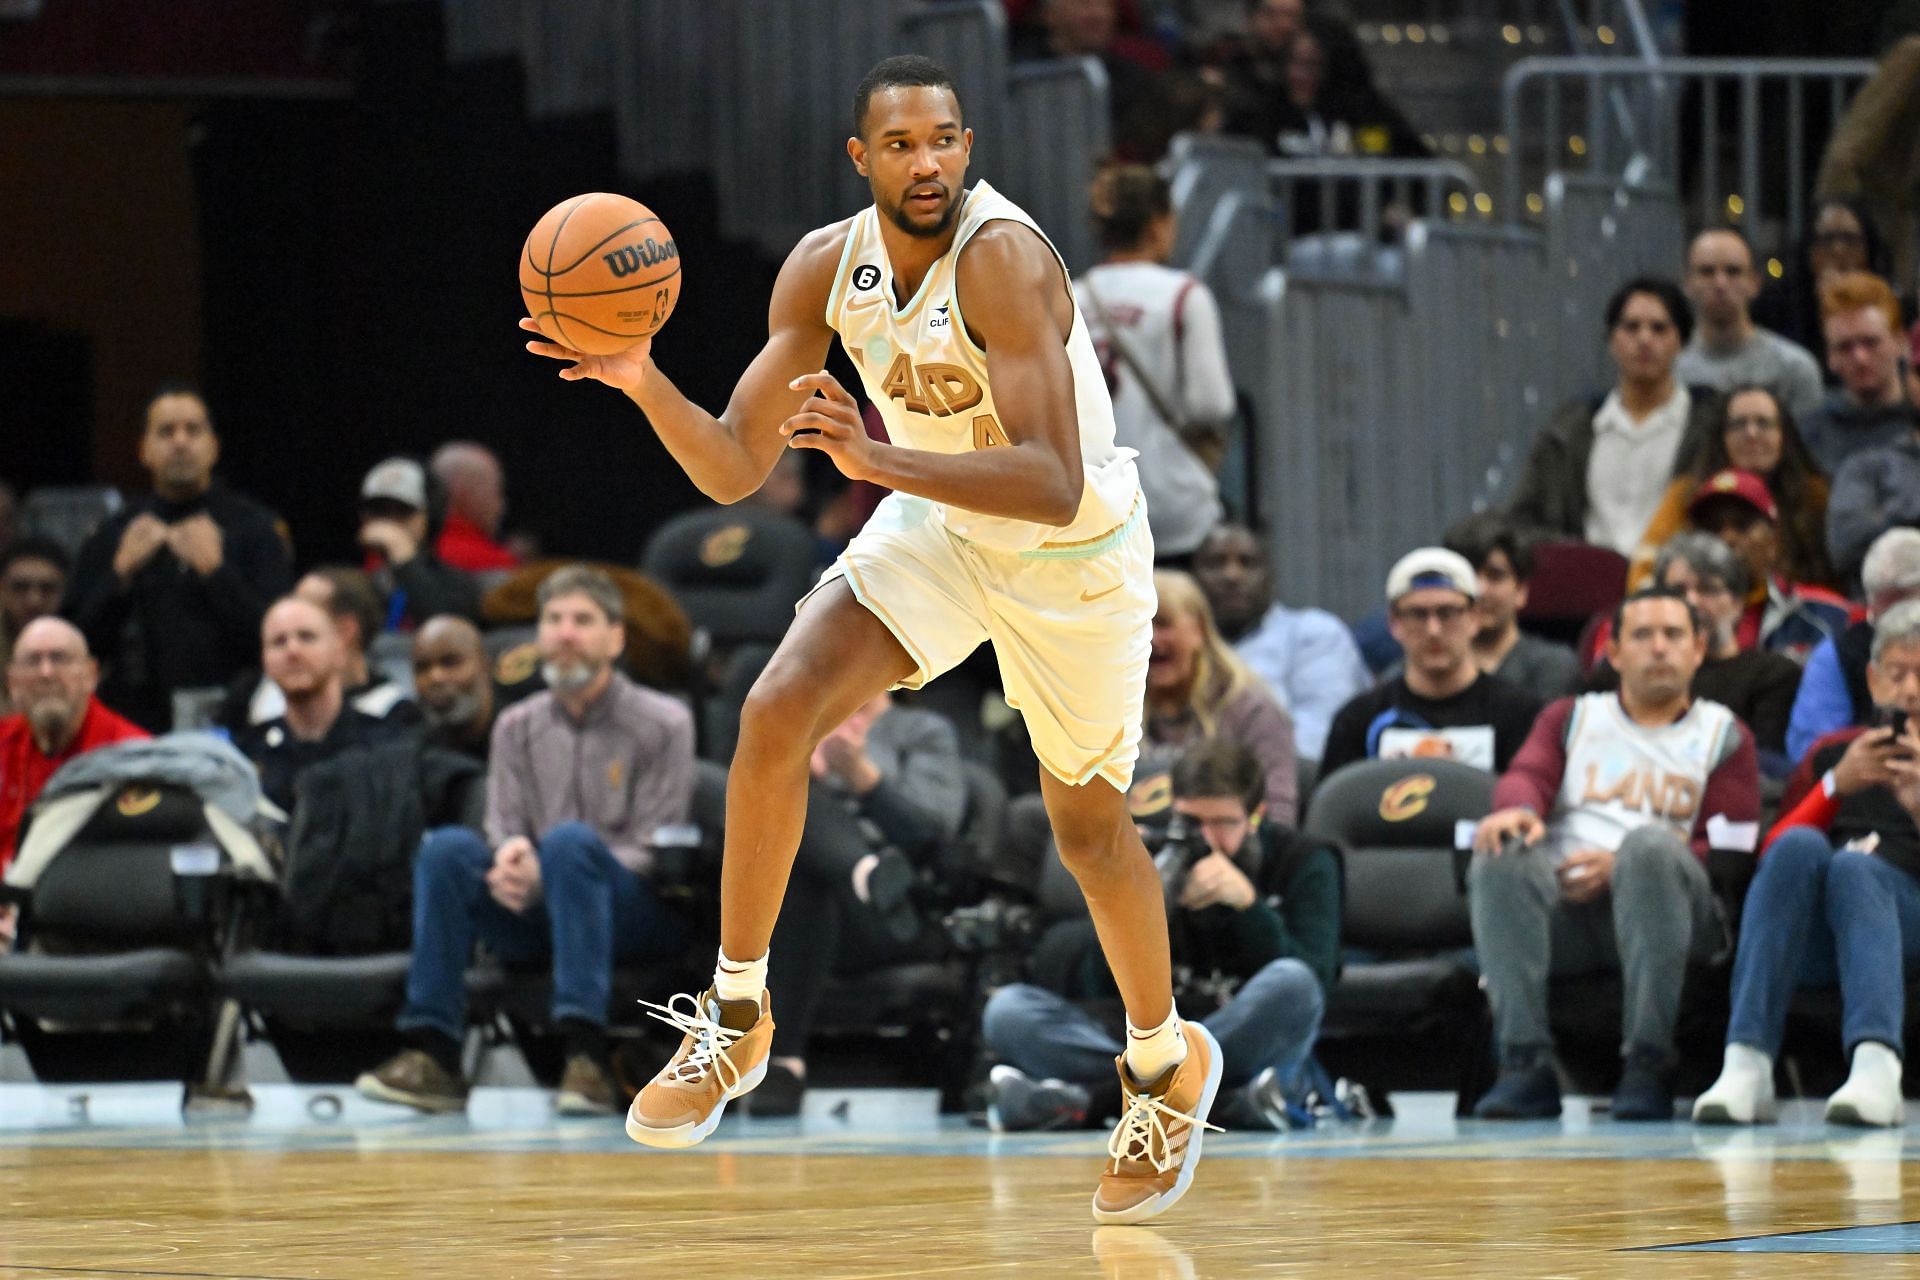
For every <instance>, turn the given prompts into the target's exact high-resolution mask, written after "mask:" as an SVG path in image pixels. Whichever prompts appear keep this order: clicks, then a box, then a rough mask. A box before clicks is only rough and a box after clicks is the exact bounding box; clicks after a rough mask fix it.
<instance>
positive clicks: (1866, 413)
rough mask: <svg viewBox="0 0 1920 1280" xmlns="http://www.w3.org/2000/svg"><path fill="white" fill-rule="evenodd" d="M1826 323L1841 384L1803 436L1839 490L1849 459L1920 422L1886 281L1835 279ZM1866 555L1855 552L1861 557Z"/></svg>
mask: <svg viewBox="0 0 1920 1280" xmlns="http://www.w3.org/2000/svg"><path fill="white" fill-rule="evenodd" d="M1820 323H1821V327H1822V330H1823V332H1824V333H1825V334H1826V339H1827V367H1828V368H1830V369H1831V370H1833V374H1834V376H1835V377H1836V378H1838V379H1839V381H1840V385H1839V387H1838V388H1837V389H1835V390H1834V391H1832V392H1830V393H1828V395H1827V398H1826V400H1825V401H1824V402H1823V403H1822V404H1821V405H1820V407H1819V408H1817V409H1815V410H1814V411H1813V412H1811V413H1809V414H1807V415H1806V417H1805V418H1804V419H1802V420H1801V423H1800V434H1801V435H1802V436H1804V437H1806V441H1807V448H1808V449H1809V450H1811V451H1812V453H1813V457H1814V460H1815V461H1816V462H1818V463H1819V464H1820V467H1821V469H1822V470H1824V471H1825V472H1826V473H1827V474H1828V475H1830V476H1832V477H1833V478H1834V486H1835V488H1836V489H1837V488H1838V487H1839V481H1840V472H1841V469H1842V468H1843V467H1844V466H1845V465H1846V463H1847V461H1848V459H1850V458H1852V457H1854V456H1855V455H1856V454H1859V453H1864V452H1866V451H1867V450H1870V449H1876V448H1880V447H1881V446H1884V445H1893V444H1899V443H1901V442H1903V441H1905V440H1907V439H1908V437H1910V436H1911V435H1912V434H1913V429H1914V425H1915V417H1914V409H1913V404H1912V402H1911V401H1909V400H1908V399H1907V384H1906V379H1905V378H1904V377H1903V376H1902V375H1901V371H1900V360H1901V357H1902V356H1903V355H1904V354H1905V349H1906V344H1905V342H1903V341H1902V338H1903V336H1904V334H1905V326H1904V325H1902V324H1901V323H1900V302H1899V300H1898V299H1897V298H1895V297H1894V296H1893V290H1892V289H1891V288H1889V287H1888V285H1887V282H1886V281H1885V280H1882V279H1881V278H1880V277H1879V276H1876V275H1870V274H1868V273H1867V272H1864V271H1848V272H1842V273H1840V274H1839V275H1836V276H1834V277H1832V278H1831V279H1829V280H1828V281H1827V282H1826V283H1825V284H1823V285H1821V286H1820ZM1828 533H1829V539H1830V541H1829V545H1830V546H1831V547H1832V549H1833V556H1834V560H1835V562H1836V564H1838V566H1839V567H1840V569H1841V570H1842V571H1843V572H1844V571H1845V570H1846V569H1847V568H1848V563H1847V557H1846V552H1845V550H1844V549H1843V548H1842V547H1841V545H1840V543H1839V541H1838V540H1837V539H1833V538H1832V533H1833V531H1832V530H1831V529H1829V531H1828ZM1861 550H1863V548H1860V547H1856V548H1854V552H1855V554H1856V555H1857V554H1858V553H1859V552H1860V551H1861Z"/></svg>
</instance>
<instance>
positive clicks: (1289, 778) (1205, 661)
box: [1136, 569, 1300, 827]
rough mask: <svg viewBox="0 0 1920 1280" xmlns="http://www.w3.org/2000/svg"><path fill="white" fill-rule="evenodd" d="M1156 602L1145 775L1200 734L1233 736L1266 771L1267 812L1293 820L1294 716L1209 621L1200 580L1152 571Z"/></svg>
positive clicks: (1164, 766)
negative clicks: (1292, 716) (1158, 605)
mask: <svg viewBox="0 0 1920 1280" xmlns="http://www.w3.org/2000/svg"><path fill="white" fill-rule="evenodd" d="M1153 586H1154V590H1155V591H1157V592H1158V593H1159V596H1160V608H1159V611H1158V612H1157V613H1155V614H1154V617H1153V648H1152V651H1151V653H1150V654H1149V656H1148V659H1147V701H1146V725H1145V732H1144V740H1143V741H1142V743H1141V747H1140V766H1139V768H1138V770H1137V771H1136V772H1137V773H1138V774H1139V775H1141V776H1145V775H1149V774H1154V773H1164V772H1168V771H1170V770H1171V768H1172V765H1173V761H1174V760H1176V759H1177V758H1178V757H1179V755H1180V753H1181V752H1182V751H1183V750H1185V749H1186V748H1187V747H1188V746H1191V745H1192V744H1193V743H1195V742H1198V741H1200V740H1201V739H1203V738H1218V739H1221V740H1223V741H1227V742H1237V743H1239V744H1240V745H1241V746H1244V747H1246V748H1247V750H1249V751H1251V752H1252V753H1253V755H1254V758H1255V759H1257V760H1259V761H1260V767H1261V768H1262V769H1263V770H1264V771H1265V772H1266V778H1267V786H1266V818H1267V820H1268V821H1269V822H1278V823H1281V824H1282V825H1284V826H1289V827H1290V826H1292V825H1294V821H1295V819H1296V817H1297V816H1298V812H1299V786H1300V781H1299V774H1298V765H1297V763H1296V757H1295V755H1294V747H1293V722H1292V720H1291V719H1289V718H1288V716H1287V713H1286V711H1285V710H1283V709H1282V708H1281V706H1280V704H1279V703H1278V702H1276V701H1275V700H1274V697H1273V694H1272V693H1270V692H1269V691H1268V689H1267V686H1266V684H1265V683H1264V682H1262V681H1261V679H1260V677H1259V676H1257V675H1255V674H1254V673H1253V672H1252V670H1250V669H1249V668H1248V667H1247V665H1246V663H1244V662H1242V661H1241V660H1240V658H1239V657H1238V656H1237V655H1236V654H1235V653H1234V652H1233V648H1232V646H1230V645H1228V644H1227V642H1226V640H1225V639H1223V638H1222V637H1221V635H1220V631H1219V629H1218V628H1217V627H1215V626H1214V623H1213V610H1212V609H1211V608H1209V607H1208V605H1207V597H1206V596H1205V595H1204V594H1203V593H1202V592H1201V590H1200V584H1199V583H1197V582H1195V581H1194V580H1193V579H1192V578H1191V577H1189V576H1187V575H1186V574H1184V573H1180V572H1177V571H1175V570H1169V569H1162V570H1159V571H1157V572H1156V573H1155V574H1154V575H1153Z"/></svg>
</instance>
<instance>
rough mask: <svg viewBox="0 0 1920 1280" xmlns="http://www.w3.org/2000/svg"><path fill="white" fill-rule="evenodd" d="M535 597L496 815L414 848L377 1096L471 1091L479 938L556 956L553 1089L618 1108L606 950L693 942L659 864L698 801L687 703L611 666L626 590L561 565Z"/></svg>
mask: <svg viewBox="0 0 1920 1280" xmlns="http://www.w3.org/2000/svg"><path fill="white" fill-rule="evenodd" d="M538 598H539V603H540V624H539V633H538V638H537V640H536V643H537V644H538V646H539V650H540V661H541V672H542V674H543V675H544V676H545V677H546V682H547V689H546V691H545V692H543V693H538V694H535V695H533V696H532V697H529V698H527V699H525V700H524V701H521V702H518V703H516V704H514V705H513V706H512V707H510V708H508V709H507V710H506V711H505V712H503V713H501V715H500V717H499V719H498V721H497V722H496V723H495V724H494V726H493V741H492V754H491V757H490V759H489V761H488V768H487V820H486V832H485V833H484V835H483V834H482V833H480V832H477V831H472V830H469V829H467V828H465V827H442V828H440V829H438V830H436V831H432V832H429V833H428V835H427V838H426V839H425V840H424V841H423V842H422V843H421V846H420V856H419V858H418V859H417V860H416V861H415V863H414V872H413V886H414V891H413V904H414V906H413V909H414V923H413V963H412V965H411V966H410V968H409V969H408V973H407V1000H406V1005H405V1007H404V1008H402V1009H401V1011H400V1017H399V1019H398V1020H397V1021H398V1026H399V1028H400V1031H401V1033H402V1034H403V1036H404V1037H405V1038H406V1039H407V1041H408V1042H409V1043H410V1045H411V1046H412V1047H410V1048H408V1049H405V1050H403V1051H401V1052H400V1053H399V1054H397V1055H396V1056H394V1057H393V1058H391V1059H389V1060H388V1061H387V1062H385V1063H383V1064H382V1065H381V1066H379V1067H377V1068H375V1069H374V1070H372V1071H368V1072H366V1073H364V1074H363V1075H361V1076H360V1078H359V1080H358V1081H357V1082H356V1086H357V1087H358V1088H359V1090H360V1092H362V1093H363V1094H365V1095H367V1096H368V1097H370V1098H374V1099H376V1100H378V1101H381V1102H396V1103H401V1104H403V1105H405V1106H410V1107H415V1108H417V1109H419V1110H422V1111H458V1110H460V1109H462V1108H463V1107H465V1106H466V1101H467V1082H466V1080H465V1079H464V1077H463V1076H462V1073H461V1065H460V1044H461V1039H462V1037H463V1036H464V1034H465V1031H466V985H465V981H464V975H465V972H466V967H467V961H468V959H469V957H470V955H471V953H472V951H473V945H474V943H475V942H484V943H486V945H487V949H488V950H489V951H491V952H492V953H493V954H494V955H496V956H498V957H499V958H500V959H501V960H502V961H503V962H505V963H506V964H508V965H529V964H535V963H540V964H550V965H551V966H552V973H553V1007H552V1016H553V1025H554V1028H555V1030H557V1031H558V1032H559V1033H560V1035H561V1037H562V1039H563V1041H564V1046H565V1054H566V1069H565V1072H564V1073H563V1075H562V1076H561V1080H560V1090H559V1093H558V1095H557V1096H556V1098H555V1106H556V1107H557V1108H558V1109H559V1111H560V1112H561V1113H562V1114H566V1115H611V1114H613V1113H615V1112H617V1111H618V1110H619V1109H620V1107H621V1106H622V1105H624V1099H623V1098H621V1097H620V1095H619V1093H618V1091H617V1089H616V1086H615V1084H614V1081H613V1073H612V1069H611V1067H610V1065H609V1063H608V1057H607V1038H606V1022H607V1002H608V999H609V998H610V996H611V994H612V986H613V966H614V965H615V964H616V963H632V962H637V961H644V960H653V959H663V958H666V957H670V956H674V955H677V954H679V953H680V952H681V950H682V949H684V947H685V946H686V942H687V931H686V926H685V923H684V922H683V921H682V920H681V918H680V917H679V916H678V915H676V914H674V913H673V912H672V911H670V910H669V909H668V908H667V907H666V905H665V904H664V903H663V902H662V901H661V898H660V896H659V895H658V893H656V892H655V890H654V887H653V884H652V881H651V872H652V870H653V848H652V841H653V838H654V833H655V832H656V831H657V830H658V829H659V828H661V827H662V826H666V825H669V824H676V823H681V822H684V821H686V817H687V810H688V808H689V806H690V805H691V803H692V800H693V717H692V716H691V715H690V714H689V713H688V711H687V709H686V708H685V707H683V706H682V705H680V704H679V703H678V702H675V701H674V700H673V699H672V698H669V697H667V696H666V695H665V694H661V693H656V692H654V691H653V690H651V689H643V688H641V687H640V686H639V685H637V684H635V683H633V681H631V680H629V679H628V678H627V677H626V676H625V675H623V674H622V673H621V672H620V671H619V669H618V661H619V658H620V654H621V651H622V649H624V648H625V645H626V628H625V626H624V622H623V614H624V601H623V599H622V597H621V594H620V589H619V588H618V587H617V586H615V585H614V583H613V581H612V579H610V578H609V577H607V575H606V574H604V573H601V572H600V571H598V570H596V569H589V568H586V567H584V566H579V565H575V566H570V567H568V568H565V569H561V570H559V571H558V572H556V573H554V574H553V575H551V576H550V577H548V578H547V580H546V581H545V582H543V583H541V584H540V591H539V597H538ZM457 701H458V699H457V698H449V699H447V701H446V702H445V703H443V704H442V705H443V707H449V708H450V707H451V706H452V704H453V703H455V702H457Z"/></svg>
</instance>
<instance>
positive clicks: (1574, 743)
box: [1551, 693, 1740, 862]
mask: <svg viewBox="0 0 1920 1280" xmlns="http://www.w3.org/2000/svg"><path fill="white" fill-rule="evenodd" d="M1739 745H1740V731H1739V729H1738V728H1737V727H1736V722H1735V720H1734V716H1733V712H1731V711H1729V710H1727V709H1726V708H1725V707H1723V706H1721V705H1720V704H1719V703H1717V702H1711V701H1708V700H1707V699H1705V698H1700V699H1696V700H1695V702H1694V704H1693V705H1692V706H1691V707H1689V708H1687V714H1685V715H1683V716H1681V717H1680V718H1679V719H1678V720H1676V721H1674V722H1673V723H1672V724H1669V725H1662V726H1660V727H1659V728H1657V729H1649V728H1647V727H1645V726H1643V725H1637V724H1634V723H1632V722H1631V721H1629V720H1628V719H1627V713H1626V712H1625V711H1623V710H1622V709H1621V707H1620V699H1619V698H1618V697H1617V696H1616V695H1614V694H1611V693H1589V694H1586V695H1585V696H1583V697H1581V698H1580V699H1579V700H1578V701H1576V702H1575V703H1574V705H1573V716H1572V718H1571V720H1570V721H1569V722H1568V724H1567V743H1566V749H1567V767H1566V772H1565V773H1564V774H1562V775H1561V782H1560V797H1559V803H1558V805H1556V806H1555V814H1554V818H1553V821H1552V824H1551V827H1552V830H1551V835H1552V848H1551V852H1552V855H1553V860H1554V861H1555V862H1558V861H1559V860H1560V859H1561V858H1563V857H1565V856H1566V855H1567V854H1568V853H1571V852H1572V851H1573V850H1575V849H1606V850H1608V851H1618V850H1619V848H1620V845H1621V843H1622V842H1623V841H1625V840H1626V838H1627V836H1628V834H1629V833H1631V832H1632V831H1633V830H1634V829H1636V828H1638V827H1644V826H1647V825H1648V824H1650V823H1658V824H1660V825H1661V826H1664V827H1666V828H1667V829H1668V830H1669V831H1671V832H1673V833H1674V834H1675V835H1677V836H1679V837H1680V838H1681V839H1682V840H1686V839H1689V838H1690V837H1691V836H1692V835H1693V828H1694V824H1695V822H1696V821H1698V819H1699V816H1700V804H1701V801H1702V800H1703V799H1705V797H1706V791H1707V779H1708V777H1709V776H1710V775H1711V774H1712V773H1713V771H1714V770H1715V769H1717V768H1719V766H1720V762H1721V761H1722V760H1724V759H1726V758H1727V756H1728V755H1730V754H1732V752H1733V751H1734V750H1735V749H1736V748H1737V747H1738V746H1739ZM1708 816H1709V818H1710V819H1711V817H1712V816H1713V815H1708Z"/></svg>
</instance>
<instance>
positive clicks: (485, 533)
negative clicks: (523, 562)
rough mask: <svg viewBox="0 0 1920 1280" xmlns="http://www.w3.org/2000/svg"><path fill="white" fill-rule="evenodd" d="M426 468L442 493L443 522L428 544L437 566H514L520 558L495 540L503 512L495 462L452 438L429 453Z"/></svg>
mask: <svg viewBox="0 0 1920 1280" xmlns="http://www.w3.org/2000/svg"><path fill="white" fill-rule="evenodd" d="M429 465H430V468H431V470H432V472H433V476H434V479H436V480H438V481H439V482H440V484H441V486H442V487H443V488H444V489H445V490H446V491H447V518H446V520H445V521H444V522H443V523H442V524H441V526H440V536H439V537H438V538H436V539H434V543H433V550H434V554H435V555H437V556H439V557H440V563H442V564H444V565H446V566H448V567H449V568H452V569H457V570H459V571H460V572H462V573H488V572H491V571H494V570H498V569H517V568H519V567H520V557H519V556H517V555H515V554H514V553H513V552H512V551H511V550H509V549H508V548H507V547H506V546H504V545H503V544H502V543H501V542H499V541H498V539H499V537H500V521H501V520H502V519H503V518H505V516H506V514H507V488H506V477H505V474H504V473H503V472H502V471H501V469H500V459H498V458H496V457H494V456H493V451H492V450H491V449H489V448H487V447H486V446H485V445H482V444H475V443H474V442H473V441H471V440H455V441H452V442H451V443H449V444H443V445H441V446H440V447H439V448H438V449H435V450H434V451H433V460H432V462H431V463H430V464H429Z"/></svg>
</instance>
